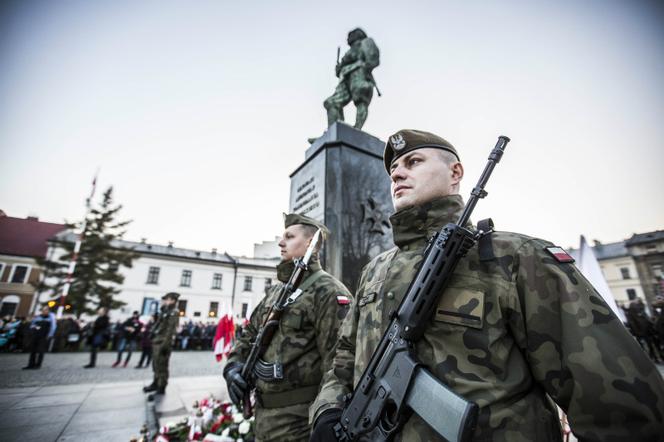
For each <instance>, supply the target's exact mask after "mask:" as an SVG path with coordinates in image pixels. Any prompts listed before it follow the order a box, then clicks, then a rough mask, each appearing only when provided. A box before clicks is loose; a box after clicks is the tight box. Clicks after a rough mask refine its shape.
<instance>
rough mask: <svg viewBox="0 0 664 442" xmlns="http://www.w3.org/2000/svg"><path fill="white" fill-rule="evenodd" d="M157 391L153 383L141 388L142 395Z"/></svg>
mask: <svg viewBox="0 0 664 442" xmlns="http://www.w3.org/2000/svg"><path fill="white" fill-rule="evenodd" d="M157 390H158V388H157V384H156V383H155V382H154V381H153V382H152V383H151V384H150V385H148V386H147V387H143V392H144V393H149V392H151V391H157Z"/></svg>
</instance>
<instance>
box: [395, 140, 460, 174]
mask: <svg viewBox="0 0 664 442" xmlns="http://www.w3.org/2000/svg"><path fill="white" fill-rule="evenodd" d="M423 147H432V148H434V149H442V150H446V151H448V152H450V153H452V154H454V156H455V157H457V160H459V161H461V160H460V159H459V154H458V153H457V151H456V149H455V148H454V146H452V145H451V144H450V143H449V142H448V141H447V140H445V139H444V138H441V137H439V136H438V135H434V134H432V133H430V132H424V131H423V130H414V129H401V130H400V131H399V132H397V133H395V134H394V135H392V136H391V137H389V138H388V139H387V143H385V151H384V152H383V162H384V163H385V170H387V173H388V174H389V173H390V166H391V165H392V163H393V162H394V160H396V159H397V158H399V157H400V156H402V155H404V154H406V153H408V152H411V151H413V150H415V149H421V148H423Z"/></svg>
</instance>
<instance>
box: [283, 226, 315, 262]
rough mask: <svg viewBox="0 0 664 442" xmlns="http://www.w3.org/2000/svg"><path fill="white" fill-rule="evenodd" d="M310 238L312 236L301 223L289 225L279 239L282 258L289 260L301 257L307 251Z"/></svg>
mask: <svg viewBox="0 0 664 442" xmlns="http://www.w3.org/2000/svg"><path fill="white" fill-rule="evenodd" d="M310 240H311V237H309V236H308V235H307V232H306V231H305V230H304V229H303V228H302V227H301V226H300V225H299V224H293V225H292V226H288V227H287V228H286V230H284V236H283V237H282V238H281V241H279V248H280V249H281V259H282V260H283V261H288V260H291V259H295V258H301V257H302V256H304V254H305V253H306V252H307V247H309V241H310Z"/></svg>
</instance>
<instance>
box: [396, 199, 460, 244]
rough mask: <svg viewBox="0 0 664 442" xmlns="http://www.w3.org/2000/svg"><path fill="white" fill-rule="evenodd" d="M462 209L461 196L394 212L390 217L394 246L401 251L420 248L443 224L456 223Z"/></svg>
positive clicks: (436, 200)
mask: <svg viewBox="0 0 664 442" xmlns="http://www.w3.org/2000/svg"><path fill="white" fill-rule="evenodd" d="M463 208H464V202H463V198H462V197H461V195H448V196H445V197H442V198H438V199H435V200H433V201H429V202H428V203H425V204H423V205H421V206H416V207H409V208H407V209H403V210H400V211H398V212H396V213H395V214H394V215H392V216H391V217H390V223H392V234H393V237H394V244H396V245H397V247H399V248H400V249H402V250H411V249H416V248H422V247H423V246H424V244H425V243H426V241H427V240H428V239H429V238H430V237H431V236H432V235H433V234H434V233H436V232H437V231H439V230H440V229H441V228H442V227H443V226H444V225H445V224H447V223H455V222H457V221H458V220H459V217H460V216H461V212H463Z"/></svg>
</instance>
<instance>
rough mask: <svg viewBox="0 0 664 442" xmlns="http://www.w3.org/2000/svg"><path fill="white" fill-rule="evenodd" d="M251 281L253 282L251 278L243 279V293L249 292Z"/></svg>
mask: <svg viewBox="0 0 664 442" xmlns="http://www.w3.org/2000/svg"><path fill="white" fill-rule="evenodd" d="M252 281H253V278H252V277H251V276H245V277H244V291H245V292H250V291H251V283H252Z"/></svg>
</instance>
